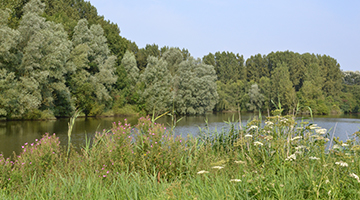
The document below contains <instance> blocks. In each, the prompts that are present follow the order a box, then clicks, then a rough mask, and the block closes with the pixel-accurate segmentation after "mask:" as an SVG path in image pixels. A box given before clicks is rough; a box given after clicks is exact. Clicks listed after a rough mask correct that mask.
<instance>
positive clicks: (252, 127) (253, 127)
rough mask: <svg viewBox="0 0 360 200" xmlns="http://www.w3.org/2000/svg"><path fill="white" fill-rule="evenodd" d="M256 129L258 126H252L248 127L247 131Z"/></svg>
mask: <svg viewBox="0 0 360 200" xmlns="http://www.w3.org/2000/svg"><path fill="white" fill-rule="evenodd" d="M258 128H259V127H258V126H255V125H252V126H250V128H249V130H252V129H258Z"/></svg>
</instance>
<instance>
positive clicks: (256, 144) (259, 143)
mask: <svg viewBox="0 0 360 200" xmlns="http://www.w3.org/2000/svg"><path fill="white" fill-rule="evenodd" d="M254 145H255V146H258V145H260V146H262V145H264V144H263V143H261V142H259V141H256V142H254Z"/></svg>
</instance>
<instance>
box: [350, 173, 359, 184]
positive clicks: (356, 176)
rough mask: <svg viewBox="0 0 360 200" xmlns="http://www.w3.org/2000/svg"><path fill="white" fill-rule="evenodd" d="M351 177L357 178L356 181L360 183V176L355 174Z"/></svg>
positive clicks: (351, 174)
mask: <svg viewBox="0 0 360 200" xmlns="http://www.w3.org/2000/svg"><path fill="white" fill-rule="evenodd" d="M350 177H353V178H355V179H356V180H357V181H358V183H360V179H359V176H358V175H356V174H354V173H350Z"/></svg>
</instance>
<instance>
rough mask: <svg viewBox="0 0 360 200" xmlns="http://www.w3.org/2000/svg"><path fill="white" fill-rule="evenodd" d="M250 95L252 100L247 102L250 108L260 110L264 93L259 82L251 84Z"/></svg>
mask: <svg viewBox="0 0 360 200" xmlns="http://www.w3.org/2000/svg"><path fill="white" fill-rule="evenodd" d="M248 95H249V98H250V102H249V103H247V106H248V108H249V110H250V111H254V112H255V111H257V110H260V109H261V107H262V105H263V102H264V95H263V94H261V92H260V88H259V86H258V84H256V83H254V84H252V85H251V87H250V90H249V93H248Z"/></svg>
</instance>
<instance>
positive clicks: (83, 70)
mask: <svg viewBox="0 0 360 200" xmlns="http://www.w3.org/2000/svg"><path fill="white" fill-rule="evenodd" d="M72 41H73V46H74V49H73V50H72V52H71V56H70V59H69V61H68V67H69V69H71V71H72V72H71V73H70V75H69V86H70V88H71V91H72V94H73V98H74V101H75V104H76V106H77V107H80V108H82V109H83V111H84V113H85V115H86V116H88V115H98V114H101V113H102V112H103V111H104V110H105V109H107V108H108V107H109V106H110V105H111V100H112V98H111V96H110V92H111V90H112V86H113V84H114V83H115V82H116V78H117V77H116V76H115V74H114V73H115V64H116V57H115V56H111V55H110V50H109V48H108V46H107V44H106V42H107V40H106V37H105V36H104V32H103V30H102V28H101V26H100V25H92V26H91V27H90V29H89V28H88V22H87V20H85V19H82V20H79V22H78V24H77V26H76V27H75V28H74V35H73V38H72Z"/></svg>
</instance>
